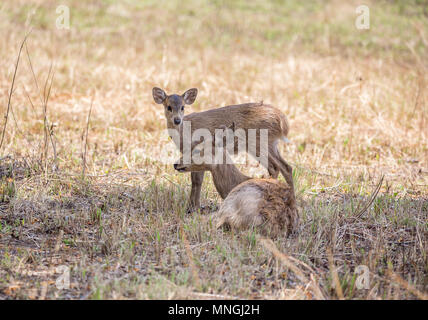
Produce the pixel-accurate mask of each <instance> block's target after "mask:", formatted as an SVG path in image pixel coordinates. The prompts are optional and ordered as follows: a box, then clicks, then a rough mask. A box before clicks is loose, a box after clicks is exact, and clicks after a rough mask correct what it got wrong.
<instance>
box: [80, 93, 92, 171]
mask: <svg viewBox="0 0 428 320" xmlns="http://www.w3.org/2000/svg"><path fill="white" fill-rule="evenodd" d="M93 103H94V95H92V99H91V105H90V107H89V113H88V118H87V119H86V133H85V146H84V151H83V164H82V178H84V177H85V170H86V151H87V146H88V132H89V121H90V120H91V113H92V105H93Z"/></svg>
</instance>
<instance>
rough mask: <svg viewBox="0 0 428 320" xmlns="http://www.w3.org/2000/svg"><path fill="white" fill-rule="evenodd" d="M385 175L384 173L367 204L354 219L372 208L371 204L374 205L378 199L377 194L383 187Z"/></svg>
mask: <svg viewBox="0 0 428 320" xmlns="http://www.w3.org/2000/svg"><path fill="white" fill-rule="evenodd" d="M384 177H385V176H384V175H382V177H381V178H380V180H379V182H378V184H377V185H376V188H375V190H374V191H373V194H372V196H371V198H370V200H369V201H368V202H367V203H366V205H365V206H364V207H363V208H362V209H361V210H360V211H359V212H358V213H357V214H356V215H355V217H354V221H356V220H358V219H359V218H360V217H361V216H362V215H363V214H364V213H365V212H366V211H367V209H368V208H370V206H371V205H372V203H373V201H374V200H375V199H376V197H377V194H378V193H379V190H380V188H381V187H382V183H383V178H384Z"/></svg>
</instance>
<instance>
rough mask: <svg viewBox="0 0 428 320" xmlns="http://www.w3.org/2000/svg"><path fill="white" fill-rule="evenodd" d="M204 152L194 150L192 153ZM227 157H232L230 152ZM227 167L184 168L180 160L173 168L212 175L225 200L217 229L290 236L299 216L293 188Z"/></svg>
mask: <svg viewBox="0 0 428 320" xmlns="http://www.w3.org/2000/svg"><path fill="white" fill-rule="evenodd" d="M203 151H204V150H202V151H201V150H199V149H197V148H195V149H194V150H193V152H192V153H194V154H195V153H201V152H203ZM224 155H225V157H229V156H228V154H227V151H225V152H224ZM273 161H276V160H273ZM229 162H231V161H230V160H229ZM224 163H225V161H224V159H223V161H222V162H221V163H220V164H217V163H213V164H206V163H202V164H195V163H194V162H192V163H190V164H183V158H181V159H180V161H178V162H177V163H176V164H174V167H175V169H176V170H178V171H179V172H188V171H190V172H202V171H210V172H211V174H212V177H213V181H214V185H215V187H216V189H217V191H218V193H219V194H220V196H221V197H222V198H223V199H224V202H223V204H222V205H221V207H220V210H219V211H218V214H217V216H218V217H217V218H216V219H218V222H217V227H221V226H227V227H230V228H233V229H244V228H249V227H252V226H254V227H259V228H260V229H261V231H262V232H263V233H265V234H268V235H271V236H278V235H279V234H280V232H281V231H283V230H285V232H286V234H287V235H288V234H289V233H291V232H292V231H293V230H294V229H295V227H296V226H297V224H298V221H299V214H298V210H297V207H296V201H295V196H294V190H293V189H292V188H291V187H289V186H287V185H286V184H285V183H283V182H280V181H278V180H275V179H252V178H250V177H248V176H246V175H244V174H242V173H241V172H240V171H239V170H238V169H237V168H236V166H235V165H234V164H224ZM275 165H279V164H276V163H275Z"/></svg>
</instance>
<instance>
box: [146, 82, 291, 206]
mask: <svg viewBox="0 0 428 320" xmlns="http://www.w3.org/2000/svg"><path fill="white" fill-rule="evenodd" d="M197 94H198V90H197V89H196V88H193V89H189V90H187V91H186V92H185V93H184V94H182V95H177V94H172V95H167V94H166V93H165V91H163V90H162V89H160V88H157V87H154V88H153V99H154V100H155V102H156V103H158V104H163V105H164V110H165V117H166V121H167V128H168V129H169V130H170V129H175V130H178V131H179V133H180V136H182V135H183V122H184V121H189V122H190V125H191V133H192V134H193V132H194V131H195V130H198V129H202V128H205V129H208V130H209V131H210V133H211V135H212V136H214V135H215V130H216V129H218V128H220V127H221V126H222V125H224V126H227V127H230V126H231V125H232V123H234V124H235V125H236V128H238V129H243V130H244V132H245V134H246V136H247V137H248V130H249V129H258V130H257V134H256V142H255V143H256V144H257V142H260V129H267V130H268V161H267V164H263V163H262V164H263V165H264V166H266V167H267V169H268V172H269V175H270V176H271V177H273V178H275V179H276V178H277V177H278V173H279V171H280V172H281V174H282V175H283V176H284V178H285V180H286V181H287V183H288V185H289V186H290V188H291V189H292V190H293V191H294V185H293V176H292V168H291V166H290V165H289V164H288V163H287V162H285V160H284V159H283V158H282V157H281V155H280V154H279V150H278V141H279V140H284V141H286V137H287V134H288V129H289V126H288V122H287V118H286V117H285V115H284V114H283V113H282V112H281V111H280V110H278V109H277V108H275V107H273V106H270V105H266V104H263V103H246V104H239V105H231V106H226V107H222V108H217V109H211V110H207V111H203V112H195V113H191V114H188V115H184V105H190V104H192V103H193V102H194V101H195V99H196V96H197ZM182 140H183V139H180V145H177V147H179V149H180V151H181V152H183V143H182V142H183V141H182ZM191 143H192V146H193V143H194V141H192V142H191ZM176 144H178V143H177V142H176ZM235 144H236V145H235V151H236V150H238V149H239V148H237V142H236V140H235ZM259 146H260V143H259ZM246 151H247V152H248V153H250V154H251V155H252V156H253V157H256V159H257V157H259V156H260V152H259V151H252V150H250V149H248V150H246ZM191 178H192V191H191V194H190V206H191V207H192V208H198V207H200V194H201V187H202V181H203V179H204V172H203V171H198V172H192V173H191ZM293 194H294V192H293Z"/></svg>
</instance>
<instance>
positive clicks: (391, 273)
mask: <svg viewBox="0 0 428 320" xmlns="http://www.w3.org/2000/svg"><path fill="white" fill-rule="evenodd" d="M387 272H388V276H389V278H390V279H391V280H392V281H393V282H395V283H397V284H398V285H400V286H401V287H402V288H404V289H405V290H407V291H409V292H410V293H412V294H414V295H415V296H416V297H418V299H421V300H428V295H427V294H426V293H424V292H422V291H419V290H418V289H416V288H415V287H414V286H412V285H411V284H409V283H408V282H407V281H406V280H404V279H403V278H402V277H400V276H399V275H398V274H396V273H395V272H394V271H392V270H388V271H387Z"/></svg>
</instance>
